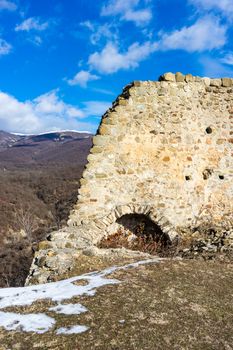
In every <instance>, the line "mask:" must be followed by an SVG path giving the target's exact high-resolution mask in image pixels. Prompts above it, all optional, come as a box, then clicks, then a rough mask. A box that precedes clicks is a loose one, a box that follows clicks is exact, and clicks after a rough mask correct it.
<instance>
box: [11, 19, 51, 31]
mask: <svg viewBox="0 0 233 350" xmlns="http://www.w3.org/2000/svg"><path fill="white" fill-rule="evenodd" d="M48 26H49V22H48V21H45V22H42V21H41V19H40V18H38V17H30V18H28V19H26V20H24V21H23V22H22V23H20V24H18V25H17V26H16V27H15V31H16V32H19V31H26V32H29V31H31V30H34V31H39V32H42V31H44V30H46V29H47V28H48Z"/></svg>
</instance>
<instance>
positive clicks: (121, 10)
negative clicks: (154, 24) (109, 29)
mask: <svg viewBox="0 0 233 350" xmlns="http://www.w3.org/2000/svg"><path fill="white" fill-rule="evenodd" d="M139 5H140V0H109V2H108V4H107V5H106V6H103V8H102V11H101V15H102V16H116V15H119V16H120V18H121V20H124V21H132V22H134V23H135V24H136V25H138V26H143V25H146V24H148V23H149V22H150V20H151V19H152V12H151V9H150V8H140V7H139Z"/></svg>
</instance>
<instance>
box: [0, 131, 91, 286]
mask: <svg viewBox="0 0 233 350" xmlns="http://www.w3.org/2000/svg"><path fill="white" fill-rule="evenodd" d="M91 144H92V135H90V134H87V133H77V132H68V131H65V132H56V133H47V134H42V135H31V136H25V135H14V134H9V133H6V132H3V131H0V208H1V210H0V221H1V227H0V286H1V287H6V286H20V285H23V284H24V281H25V278H26V276H27V274H28V271H29V267H30V265H31V261H32V258H33V254H34V251H35V250H36V249H37V243H38V242H39V241H40V240H42V239H44V238H45V236H46V235H47V234H48V233H49V232H51V231H53V230H57V229H59V228H61V227H62V226H64V225H65V224H66V221H67V219H68V215H69V212H70V210H71V208H72V206H73V205H74V203H75V202H76V199H77V192H78V188H79V179H80V177H81V175H82V172H83V169H84V165H85V163H86V158H87V155H88V153H89V149H90V147H91Z"/></svg>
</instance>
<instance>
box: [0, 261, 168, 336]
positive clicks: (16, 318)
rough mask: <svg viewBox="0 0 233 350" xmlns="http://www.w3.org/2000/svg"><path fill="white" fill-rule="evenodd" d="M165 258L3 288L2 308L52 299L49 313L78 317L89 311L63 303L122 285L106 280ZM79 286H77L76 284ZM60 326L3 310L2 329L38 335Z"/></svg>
mask: <svg viewBox="0 0 233 350" xmlns="http://www.w3.org/2000/svg"><path fill="white" fill-rule="evenodd" d="M161 260H163V259H161V258H154V259H149V260H143V261H138V262H135V263H132V264H128V265H125V266H119V267H117V266H113V267H110V268H107V269H105V270H103V271H100V272H91V273H88V274H84V275H81V276H76V277H72V278H69V279H66V280H63V281H58V282H53V283H47V284H41V285H34V286H27V287H19V288H2V289H0V309H4V308H7V307H12V306H28V305H31V304H32V303H34V302H36V301H38V300H45V299H50V300H52V301H53V302H55V303H57V305H56V306H55V307H51V308H49V309H48V311H50V312H51V311H53V312H55V313H61V314H65V315H78V314H81V313H83V312H87V311H88V310H87V309H86V308H85V306H83V305H81V304H61V303H62V301H67V300H69V299H71V298H73V297H78V296H83V295H88V296H94V295H95V293H96V290H97V288H100V287H103V286H107V285H111V284H118V283H120V281H118V280H116V279H109V278H106V277H107V276H108V275H110V274H112V273H113V272H115V271H119V270H125V269H129V268H136V267H138V266H140V265H145V264H151V263H159V262H160V261H161ZM78 281H85V282H86V283H85V285H78ZM75 283H77V284H75ZM55 324H56V320H55V319H54V318H52V317H49V316H47V315H46V314H41V313H39V314H17V313H12V312H3V311H0V327H4V328H5V329H6V330H16V331H24V332H36V333H38V334H40V333H44V332H47V331H48V330H50V329H51V328H52V327H54V326H55ZM87 329H88V327H86V326H79V325H76V326H72V327H70V328H60V329H58V330H57V331H56V333H57V334H73V333H81V332H84V331H86V330H87Z"/></svg>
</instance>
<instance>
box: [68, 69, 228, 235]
mask: <svg viewBox="0 0 233 350" xmlns="http://www.w3.org/2000/svg"><path fill="white" fill-rule="evenodd" d="M161 80H162V81H159V82H157V81H144V82H142V81H141V82H134V83H132V84H131V85H129V86H127V87H126V88H125V89H124V90H123V93H122V95H121V96H120V97H119V98H118V99H117V100H116V102H115V103H114V104H113V107H112V108H111V109H109V110H108V111H107V112H106V114H105V115H104V116H103V118H102V121H101V124H100V127H99V130H98V133H97V135H96V136H95V137H94V140H93V144H94V145H93V147H92V149H91V154H90V155H89V156H88V162H89V163H88V164H87V167H86V170H85V171H84V174H83V178H82V180H81V188H80V190H79V196H78V202H77V204H76V206H75V208H74V210H73V212H72V213H71V215H70V220H69V223H68V224H69V226H77V225H80V224H87V223H88V222H96V224H97V226H98V223H99V222H100V221H102V222H104V223H105V224H106V225H108V224H111V223H112V222H114V220H115V219H116V218H117V217H119V216H121V215H123V214H126V213H147V214H149V215H150V217H151V218H152V219H153V220H154V221H155V222H158V223H160V226H162V225H163V226H164V230H166V229H167V232H170V233H171V234H172V233H176V232H182V230H183V231H185V230H186V231H187V230H190V229H192V228H193V227H196V226H197V225H199V224H202V223H203V224H205V223H210V222H211V225H213V226H214V225H216V226H219V225H222V227H224V228H226V229H227V228H228V227H229V226H232V209H233V208H232V207H233V203H232V198H233V88H232V80H231V79H227V78H224V79H209V78H203V79H201V78H198V77H192V76H191V75H187V76H183V75H181V74H176V76H175V75H173V74H170V73H168V74H165V75H164V76H163V77H162V79H161Z"/></svg>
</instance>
